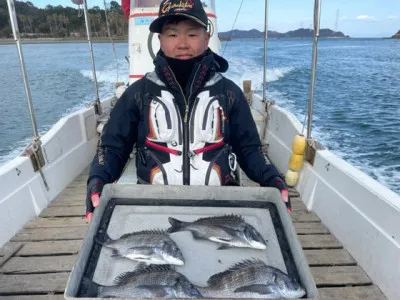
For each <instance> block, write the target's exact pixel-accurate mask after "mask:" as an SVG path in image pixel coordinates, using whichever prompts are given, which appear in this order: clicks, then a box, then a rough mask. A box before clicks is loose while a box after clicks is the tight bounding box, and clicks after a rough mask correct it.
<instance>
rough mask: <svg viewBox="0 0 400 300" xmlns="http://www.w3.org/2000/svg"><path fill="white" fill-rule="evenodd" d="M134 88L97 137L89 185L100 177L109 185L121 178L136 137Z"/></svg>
mask: <svg viewBox="0 0 400 300" xmlns="http://www.w3.org/2000/svg"><path fill="white" fill-rule="evenodd" d="M135 86H137V85H136V84H133V85H131V86H130V87H129V88H128V89H127V90H126V91H125V92H124V93H123V94H122V96H121V97H120V98H119V100H118V101H117V103H116V105H115V107H114V108H113V110H112V111H111V114H110V119H109V120H108V122H107V123H106V125H105V126H104V128H103V132H102V134H101V136H100V140H99V144H98V146H97V153H96V155H95V156H94V159H93V162H92V165H91V168H90V173H89V179H88V181H90V179H91V178H93V177H100V178H101V179H102V180H103V181H104V182H105V183H110V182H113V181H115V180H116V179H117V178H118V177H119V176H120V175H121V172H122V170H123V168H124V166H125V164H126V162H127V160H128V158H129V155H130V153H131V152H132V149H133V145H134V144H135V143H136V140H137V135H138V133H137V129H138V123H139V119H140V111H139V108H138V106H137V104H136V101H135V100H134V99H135V97H134V96H135V95H134V92H135V90H136V89H135Z"/></svg>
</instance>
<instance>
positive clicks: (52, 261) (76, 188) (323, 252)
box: [0, 170, 386, 300]
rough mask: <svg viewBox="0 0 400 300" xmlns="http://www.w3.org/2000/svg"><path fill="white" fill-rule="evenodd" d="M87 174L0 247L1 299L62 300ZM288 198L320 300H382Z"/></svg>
mask: <svg viewBox="0 0 400 300" xmlns="http://www.w3.org/2000/svg"><path fill="white" fill-rule="evenodd" d="M87 172H88V171H87V170H85V171H84V172H83V173H82V174H81V175H79V176H78V177H77V178H76V179H75V180H74V181H73V182H72V183H71V184H70V185H69V186H68V187H67V188H66V189H65V190H64V191H63V192H62V193H61V194H60V195H59V196H58V197H57V199H55V200H54V201H53V202H52V203H51V204H50V205H49V207H48V208H46V209H45V210H44V211H43V212H42V213H41V214H40V216H39V217H38V218H35V219H33V220H31V221H30V222H28V223H27V224H26V225H25V227H24V229H22V230H21V231H20V232H19V233H17V234H16V235H15V236H14V237H13V238H12V239H11V241H10V242H9V243H7V244H6V245H5V246H4V247H3V248H0V299H4V300H16V299H19V300H24V299H38V300H44V299H47V300H56V299H57V300H61V299H64V296H63V293H64V289H65V286H66V283H67V279H68V276H69V273H70V271H71V269H72V267H73V265H74V263H75V260H76V258H77V255H78V252H79V249H80V246H81V243H82V240H83V238H84V236H85V234H86V231H87V228H88V225H87V224H86V222H85V219H84V217H83V215H84V212H85V206H84V199H85V190H86V179H87V174H88V173H87ZM246 185H251V184H250V183H248V184H246ZM290 194H291V195H292V198H291V199H292V206H293V212H292V214H291V215H292V219H293V223H294V226H295V228H296V231H297V235H298V238H299V240H300V243H301V245H302V247H303V249H304V253H305V255H306V257H307V259H308V261H309V264H310V267H311V271H312V274H313V276H314V280H315V282H316V284H317V287H318V290H319V293H320V297H321V299H363V300H368V299H371V300H372V299H373V300H379V299H386V298H385V296H384V295H383V294H382V292H381V291H380V290H379V288H378V287H377V286H375V285H374V284H373V282H372V281H371V279H370V278H369V277H368V276H367V275H366V273H365V272H364V271H363V270H362V269H361V268H360V267H359V266H358V265H357V262H356V261H355V260H354V259H353V258H352V257H351V255H350V254H349V253H348V252H347V251H346V249H343V246H342V245H341V243H340V242H339V241H338V240H337V239H336V238H335V237H334V236H333V235H332V234H330V232H329V230H328V229H327V228H326V227H325V226H324V224H322V223H321V220H320V219H319V218H318V216H317V215H316V214H314V213H312V212H310V213H308V212H307V211H306V208H305V206H304V204H303V203H302V202H301V200H300V198H299V197H298V193H297V192H296V191H295V190H291V191H290Z"/></svg>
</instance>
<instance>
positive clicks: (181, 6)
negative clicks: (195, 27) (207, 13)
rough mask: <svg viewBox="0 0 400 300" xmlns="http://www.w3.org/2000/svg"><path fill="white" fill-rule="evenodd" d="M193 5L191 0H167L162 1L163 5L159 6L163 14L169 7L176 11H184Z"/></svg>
mask: <svg viewBox="0 0 400 300" xmlns="http://www.w3.org/2000/svg"><path fill="white" fill-rule="evenodd" d="M193 6H194V3H193V0H186V1H179V2H178V3H171V2H170V1H169V0H168V1H166V2H165V3H164V6H163V7H162V8H161V13H163V14H165V13H167V12H169V11H170V10H171V9H173V10H176V11H185V10H188V9H192V8H193Z"/></svg>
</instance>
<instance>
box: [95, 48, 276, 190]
mask: <svg viewBox="0 0 400 300" xmlns="http://www.w3.org/2000/svg"><path fill="white" fill-rule="evenodd" d="M154 64H155V71H154V72H152V73H148V74H146V76H145V77H144V78H142V79H140V80H138V81H137V82H135V83H133V84H132V85H131V86H129V87H128V88H127V90H126V91H125V92H124V93H123V95H122V96H121V98H120V99H119V100H118V102H117V103H116V105H115V107H114V108H113V110H112V112H111V115H110V119H109V121H108V122H107V124H106V125H105V127H104V129H103V132H102V134H101V137H100V141H99V145H98V149H97V154H96V155H95V157H94V159H93V162H92V165H91V169H90V175H89V180H90V179H91V178H93V177H99V178H101V179H102V180H103V181H104V182H105V183H110V182H113V181H115V180H116V179H118V177H119V176H120V175H121V172H122V170H123V168H124V166H125V164H126V162H127V160H128V158H129V155H130V153H131V152H132V150H133V147H134V145H136V148H137V155H136V166H137V173H138V174H137V175H138V178H139V181H140V183H161V184H205V185H208V184H221V185H226V184H231V183H232V181H234V178H233V176H232V175H233V172H231V169H230V166H229V158H232V156H231V153H232V152H233V153H235V154H236V156H237V159H238V162H239V165H240V167H241V168H242V170H243V171H244V172H245V173H246V175H247V176H248V177H249V178H250V179H252V180H253V181H256V182H258V183H259V184H260V185H261V186H273V185H274V179H275V178H276V177H278V176H279V173H278V171H277V170H276V168H275V167H274V166H273V165H271V164H270V163H269V162H268V160H266V159H265V157H264V155H263V153H262V151H261V142H260V138H259V135H258V132H257V128H256V125H255V123H254V120H253V117H252V115H251V112H250V108H249V106H248V104H247V101H246V99H245V97H244V95H243V92H242V91H241V90H240V88H239V87H238V86H237V85H236V84H235V83H233V82H232V81H231V80H229V79H227V78H225V77H223V76H222V75H220V73H222V72H225V71H226V70H227V69H228V63H227V62H226V60H225V59H223V58H222V57H220V56H218V55H216V54H215V53H213V52H211V50H208V53H207V55H205V56H204V58H203V59H202V60H201V62H198V63H196V64H195V66H194V68H193V71H192V75H191V76H190V78H189V80H188V84H187V85H186V90H185V91H183V90H182V89H181V87H180V85H179V84H178V82H177V81H176V78H175V76H174V74H173V72H172V70H171V68H170V67H169V66H168V64H167V61H166V59H165V58H163V57H162V56H161V55H157V57H156V59H155V61H154ZM199 107H202V108H199ZM174 108H175V109H174ZM199 111H200V112H199ZM211 119H212V120H211ZM208 128H209V129H208ZM207 130H208V131H207ZM202 168H203V169H202ZM218 181H219V183H218Z"/></svg>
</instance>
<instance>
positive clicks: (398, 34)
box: [392, 30, 400, 39]
mask: <svg viewBox="0 0 400 300" xmlns="http://www.w3.org/2000/svg"><path fill="white" fill-rule="evenodd" d="M392 39H400V30H399V31H397V33H396V34H395V35H393V36H392Z"/></svg>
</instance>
